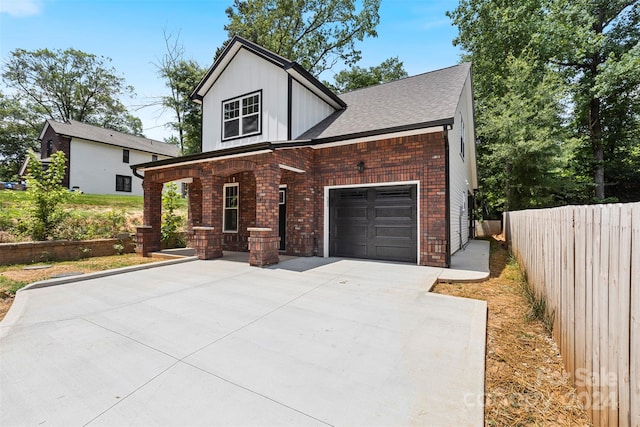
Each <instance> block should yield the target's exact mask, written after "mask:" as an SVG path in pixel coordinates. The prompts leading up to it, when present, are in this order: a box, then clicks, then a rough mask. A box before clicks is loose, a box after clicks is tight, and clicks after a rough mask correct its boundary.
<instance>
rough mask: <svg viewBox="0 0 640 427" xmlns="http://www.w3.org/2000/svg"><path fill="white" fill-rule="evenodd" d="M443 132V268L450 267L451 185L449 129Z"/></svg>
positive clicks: (445, 128) (446, 127)
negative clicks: (444, 251)
mask: <svg viewBox="0 0 640 427" xmlns="http://www.w3.org/2000/svg"><path fill="white" fill-rule="evenodd" d="M442 129H443V131H444V173H445V181H444V182H445V190H444V192H445V202H444V203H445V208H444V211H445V233H446V234H447V237H446V241H447V252H446V254H445V264H446V265H445V267H447V268H449V267H451V188H450V187H451V183H450V182H449V181H450V179H449V129H448V126H447V125H444V126H443V128H442Z"/></svg>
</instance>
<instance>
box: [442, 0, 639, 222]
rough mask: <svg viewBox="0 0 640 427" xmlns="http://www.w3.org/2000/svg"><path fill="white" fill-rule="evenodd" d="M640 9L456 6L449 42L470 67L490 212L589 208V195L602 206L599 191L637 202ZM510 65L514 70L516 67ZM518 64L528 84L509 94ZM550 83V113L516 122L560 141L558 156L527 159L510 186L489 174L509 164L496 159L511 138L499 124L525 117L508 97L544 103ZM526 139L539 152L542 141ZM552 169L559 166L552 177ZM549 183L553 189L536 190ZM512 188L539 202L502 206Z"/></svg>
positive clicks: (591, 4) (466, 1)
mask: <svg viewBox="0 0 640 427" xmlns="http://www.w3.org/2000/svg"><path fill="white" fill-rule="evenodd" d="M639 8H640V3H639V2H638V1H637V0H636V1H617V0H616V1H610V2H604V1H599V0H578V1H573V0H552V1H546V2H544V1H541V0H522V1H519V2H503V1H499V0H462V1H461V2H460V3H459V6H458V7H457V8H456V9H455V10H454V11H452V12H449V13H448V15H449V16H450V17H451V18H452V19H453V22H454V24H455V25H456V26H458V28H459V35H458V37H457V38H456V39H455V41H454V43H455V44H457V45H459V46H461V47H462V48H463V49H464V51H465V54H464V55H463V58H464V60H469V61H472V62H473V64H474V88H475V92H476V112H477V114H476V119H477V134H478V137H479V139H480V141H481V143H482V144H481V146H480V147H479V150H478V154H479V159H478V160H479V164H480V167H479V173H480V174H481V175H482V174H484V173H486V174H487V175H486V182H485V183H483V184H482V185H483V191H484V190H489V191H490V192H492V195H485V196H488V197H487V199H489V200H491V199H492V197H493V200H492V201H490V204H492V206H491V207H492V208H493V209H494V210H500V209H502V208H504V207H505V205H506V207H509V206H511V207H512V208H514V207H515V206H519V207H529V206H532V207H533V206H541V205H547V204H548V203H549V202H550V200H549V199H548V198H545V197H542V196H543V195H544V194H547V195H549V196H553V197H552V199H551V201H552V203H553V204H562V203H567V202H571V203H575V202H580V203H582V202H589V201H591V200H593V197H594V196H595V200H600V201H606V200H608V199H604V197H605V191H604V190H605V185H606V188H607V189H608V190H607V191H608V192H609V193H610V194H611V195H614V196H618V197H619V199H620V200H626V201H630V200H633V199H634V197H636V198H635V200H638V198H637V197H638V191H635V192H634V191H633V188H638V184H637V171H638V170H639V169H640V167H639V166H640V165H639V164H638V163H637V159H638V157H637V155H636V153H637V150H636V149H635V148H636V147H637V145H638V135H639V134H640V132H639V131H638V121H639V117H640V114H639V113H640V107H639V106H638V97H639V96H640V85H639V82H640V79H639V78H638V71H637V70H638V50H639V49H640V48H639V47H638V33H639V32H640V25H638V24H639V17H640V9H639ZM514 60H517V62H514ZM516 63H519V64H520V65H519V66H516V67H514V65H515V64H516ZM523 65H526V68H527V69H529V70H530V71H531V72H527V73H525V75H526V76H527V78H528V85H525V86H523V85H516V86H515V87H514V86H513V79H514V78H516V77H517V76H515V75H514V73H516V72H518V69H519V67H521V66H523ZM551 81H553V82H559V87H557V88H556V89H555V90H554V92H553V94H551V97H552V99H553V103H552V104H550V105H553V106H554V111H555V113H553V114H552V113H550V112H548V111H546V110H541V113H540V115H539V116H538V117H532V118H531V120H530V121H527V122H522V123H523V124H526V123H535V124H536V125H537V126H539V129H538V130H537V131H536V132H535V134H538V135H543V134H545V133H546V134H548V135H552V134H555V135H559V139H558V140H557V143H556V145H557V147H559V151H558V150H557V149H550V150H546V149H545V150H543V151H542V152H541V154H543V153H544V152H547V155H546V156H535V155H529V157H530V159H531V163H534V162H535V163H536V166H538V167H536V168H534V170H530V172H529V173H527V174H526V175H525V174H520V177H519V178H518V177H517V176H515V175H514V174H515V173H517V172H520V171H523V170H527V169H521V168H517V167H513V168H511V170H510V173H509V174H508V175H509V181H507V176H503V177H500V175H496V174H494V173H493V172H494V171H496V170H498V169H500V170H502V169H504V168H505V161H506V160H507V159H512V158H515V157H511V156H495V154H496V153H498V152H501V151H502V148H504V144H505V143H506V141H507V140H508V139H509V138H511V139H512V143H513V144H516V143H517V141H516V140H515V139H513V138H514V137H513V136H511V135H506V134H505V133H504V132H497V130H498V129H499V126H498V125H497V122H496V119H498V118H500V117H502V118H503V119H505V120H506V119H507V118H518V117H522V116H523V115H524V116H526V114H528V112H527V109H526V108H520V107H518V103H514V102H513V100H514V96H516V95H517V96H521V97H523V98H522V99H523V100H529V101H530V104H528V105H540V104H538V101H537V100H539V99H544V98H545V97H546V96H548V95H550V92H549V90H550V88H549V87H548V83H549V82H551ZM527 86H528V87H527ZM554 87H555V84H554ZM514 91H515V92H514ZM543 105H544V104H543ZM558 106H559V107H560V108H557V107H558ZM501 108H502V109H504V111H502V112H500V111H499V110H500V109H501ZM552 117H553V120H551V118H552ZM516 122H521V121H520V120H516ZM554 129H555V131H554ZM529 134H530V135H531V136H529V137H528V138H532V139H531V145H532V146H536V145H537V143H535V141H536V140H540V138H538V137H535V135H534V134H533V133H531V132H529ZM552 139H556V137H554V138H552ZM521 148H522V149H524V148H526V147H521ZM549 148H553V146H551V147H549ZM519 152H520V151H519V150H518V152H516V153H512V154H513V155H516V154H518V153H519ZM500 162H502V163H500ZM558 162H559V163H560V164H561V165H564V166H563V167H562V168H561V169H560V170H559V171H558V173H550V171H552V170H557V169H556V168H555V166H554V165H555V164H558ZM506 164H507V165H508V164H509V162H507V163H506ZM543 165H544V167H539V166H543ZM501 168H502V169H501ZM605 170H606V171H608V172H606V174H605ZM634 175H635V177H636V178H635V179H634V178H633V176H634ZM549 178H552V179H553V180H554V181H555V182H553V186H552V187H553V188H554V189H555V190H551V189H546V190H545V193H544V194H543V193H541V192H540V191H536V190H535V188H536V187H537V188H543V187H544V186H543V187H540V186H539V185H538V184H539V183H540V182H544V181H548V180H549ZM514 179H515V181H514ZM507 182H508V185H507ZM634 183H635V185H634ZM501 186H502V188H501ZM517 188H521V189H528V193H531V194H537V196H536V197H534V198H532V199H531V200H530V201H529V202H528V203H525V204H520V202H519V201H517V200H515V199H514V200H513V202H514V203H515V205H514V204H513V203H510V202H511V200H510V201H507V199H510V198H512V197H515V195H514V194H513V192H514V191H515V189H517ZM556 191H558V192H559V193H556ZM508 192H509V193H510V195H508V194H507V193H508ZM489 196H492V197H489ZM500 199H502V200H503V202H500V201H499V200H500ZM522 201H524V199H522Z"/></svg>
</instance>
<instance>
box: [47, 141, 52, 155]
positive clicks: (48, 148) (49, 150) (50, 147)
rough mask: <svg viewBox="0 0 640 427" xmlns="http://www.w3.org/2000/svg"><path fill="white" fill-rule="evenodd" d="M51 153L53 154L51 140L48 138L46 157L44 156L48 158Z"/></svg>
mask: <svg viewBox="0 0 640 427" xmlns="http://www.w3.org/2000/svg"><path fill="white" fill-rule="evenodd" d="M52 154H53V141H51V140H48V141H47V157H46V158H47V159H48V158H49V157H51V155H52Z"/></svg>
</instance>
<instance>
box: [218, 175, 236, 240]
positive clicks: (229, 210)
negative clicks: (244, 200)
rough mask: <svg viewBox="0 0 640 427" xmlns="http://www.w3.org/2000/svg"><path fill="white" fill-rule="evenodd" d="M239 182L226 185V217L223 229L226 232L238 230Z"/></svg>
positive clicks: (223, 219)
mask: <svg viewBox="0 0 640 427" xmlns="http://www.w3.org/2000/svg"><path fill="white" fill-rule="evenodd" d="M238 195H239V192H238V183H237V182H236V183H232V184H225V185H224V218H222V224H223V227H222V230H223V231H224V232H226V233H237V232H238Z"/></svg>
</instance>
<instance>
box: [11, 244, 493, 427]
mask: <svg viewBox="0 0 640 427" xmlns="http://www.w3.org/2000/svg"><path fill="white" fill-rule="evenodd" d="M232 258H233V257H227V258H223V259H220V260H215V261H191V262H183V263H177V264H175V263H174V264H172V265H165V266H162V267H157V268H152V269H144V270H138V271H129V272H124V273H121V274H117V275H111V276H105V277H97V278H92V279H90V280H84V281H78V282H75V283H67V284H65V285H62V286H51V287H45V288H36V289H31V290H26V291H21V292H19V293H18V295H17V297H16V300H15V302H14V305H13V307H12V308H11V310H10V312H9V313H8V315H7V317H6V318H5V320H4V321H2V322H0V425H2V426H14V425H40V424H43V425H65V426H73V425H108V426H113V425H140V426H147V425H180V426H182V425H192V426H197V425H296V426H297V425H348V426H358V425H362V426H370V425H380V426H385V425H389V426H391V425H394V426H395V425H411V424H419V425H431V426H445V425H465V426H467V425H478V426H480V425H482V424H483V408H482V396H483V391H484V350H485V330H486V304H485V302H483V301H475V300H468V299H461V298H453V297H448V296H443V295H436V294H431V293H429V292H427V290H428V289H430V288H431V286H432V285H433V283H435V281H436V280H438V276H439V275H441V273H442V269H436V268H429V267H418V266H413V265H406V264H394V263H382V262H369V261H361V260H345V259H335V258H295V259H290V260H287V261H284V262H281V263H280V264H278V265H276V266H273V267H271V268H267V269H259V268H254V267H249V266H248V265H247V264H245V263H243V262H237V261H236V260H233V259H232Z"/></svg>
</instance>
